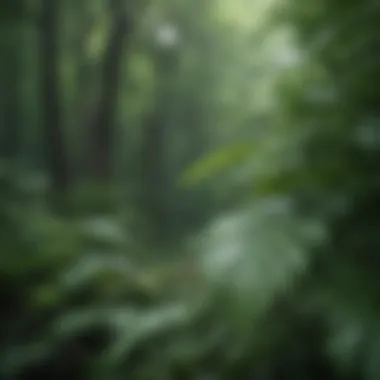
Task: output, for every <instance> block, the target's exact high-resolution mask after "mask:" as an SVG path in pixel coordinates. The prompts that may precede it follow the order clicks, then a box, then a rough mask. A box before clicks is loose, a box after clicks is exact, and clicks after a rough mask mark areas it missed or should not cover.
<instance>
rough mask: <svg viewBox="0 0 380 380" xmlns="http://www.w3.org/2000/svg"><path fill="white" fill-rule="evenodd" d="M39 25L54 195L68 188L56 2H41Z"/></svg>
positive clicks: (48, 156) (48, 159)
mask: <svg viewBox="0 0 380 380" xmlns="http://www.w3.org/2000/svg"><path fill="white" fill-rule="evenodd" d="M41 5H42V6H41V20H40V21H41V23H40V32H41V36H40V44H41V62H40V66H41V102H42V118H43V126H44V135H45V149H46V160H47V164H48V167H49V172H50V177H51V182H52V189H53V193H54V195H63V194H65V193H66V191H67V190H68V187H69V185H70V177H69V167H68V157H67V152H66V144H65V141H64V131H63V125H62V113H61V100H60V93H59V68H58V65H59V2H58V0H42V4H41Z"/></svg>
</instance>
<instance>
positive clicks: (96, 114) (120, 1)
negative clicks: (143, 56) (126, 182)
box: [87, 0, 131, 183]
mask: <svg viewBox="0 0 380 380" xmlns="http://www.w3.org/2000/svg"><path fill="white" fill-rule="evenodd" d="M110 12H111V19H112V21H111V23H112V26H111V31H110V35H109V41H108V45H107V47H106V51H105V54H104V59H103V63H102V68H101V73H100V75H101V78H100V94H99V97H98V100H97V104H96V107H95V109H94V110H93V111H92V115H90V120H89V125H88V128H89V129H88V133H89V135H88V141H89V152H88V159H87V160H88V168H89V175H90V178H91V179H92V180H94V182H96V183H108V182H109V181H110V180H111V178H112V168H113V160H112V145H113V139H114V132H115V131H114V129H115V128H114V116H115V112H116V106H117V100H118V90H119V86H118V83H119V79H120V71H121V65H122V61H123V53H124V49H123V48H124V44H125V42H126V37H127V35H128V33H129V32H130V30H131V17H128V16H129V15H128V14H127V11H126V9H125V1H124V0H117V1H111V2H110Z"/></svg>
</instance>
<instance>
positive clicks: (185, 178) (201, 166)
mask: <svg viewBox="0 0 380 380" xmlns="http://www.w3.org/2000/svg"><path fill="white" fill-rule="evenodd" d="M252 145H253V143H252V141H243V142H238V143H235V144H231V145H229V146H227V147H225V146H224V147H221V148H218V149H216V150H215V151H213V152H212V153H210V154H208V155H205V156H204V157H202V158H201V159H199V160H197V161H195V163H193V164H192V165H190V166H189V167H188V168H187V169H186V170H185V172H184V173H183V174H182V176H181V177H180V179H179V185H180V186H184V187H188V186H194V185H196V184H198V183H199V182H200V181H202V180H205V179H207V178H209V177H211V176H214V175H216V174H219V173H220V172H222V171H225V170H227V169H229V168H230V167H231V166H234V165H237V164H239V163H241V162H243V161H245V160H246V159H247V158H248V157H249V156H250V155H252V152H253V147H252Z"/></svg>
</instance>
